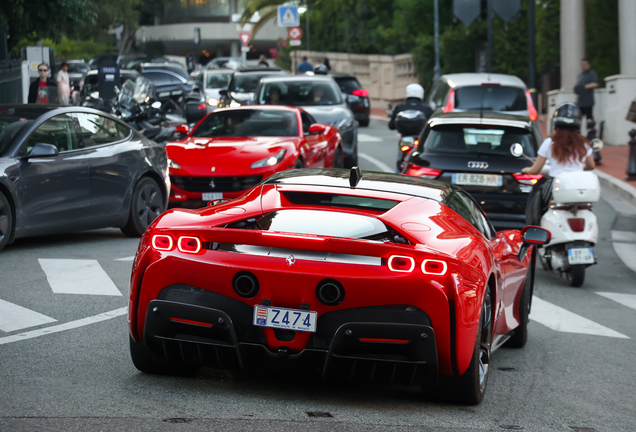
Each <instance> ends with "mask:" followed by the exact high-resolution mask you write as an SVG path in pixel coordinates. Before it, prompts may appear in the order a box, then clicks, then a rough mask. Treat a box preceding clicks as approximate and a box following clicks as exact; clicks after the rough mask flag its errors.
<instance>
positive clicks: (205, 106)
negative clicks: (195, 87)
mask: <svg viewBox="0 0 636 432" xmlns="http://www.w3.org/2000/svg"><path fill="white" fill-rule="evenodd" d="M197 109H200V110H204V109H208V106H207V105H206V104H205V103H203V102H202V103H201V104H200V105H199V106H198V107H197Z"/></svg>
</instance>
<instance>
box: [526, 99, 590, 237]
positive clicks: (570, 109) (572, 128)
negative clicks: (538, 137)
mask: <svg viewBox="0 0 636 432" xmlns="http://www.w3.org/2000/svg"><path fill="white" fill-rule="evenodd" d="M553 124H554V128H555V131H554V134H553V135H552V136H551V137H549V138H546V139H545V141H543V143H542V144H541V146H540V147H539V151H538V156H537V159H536V160H535V162H534V164H533V165H532V166H531V167H527V168H523V169H522V170H521V171H522V172H523V173H526V174H539V173H540V172H541V169H542V168H543V165H544V164H545V162H546V160H549V161H550V178H546V177H545V176H544V177H543V178H542V179H541V180H539V181H538V182H537V184H535V185H534V188H533V189H532V192H531V193H530V196H529V197H528V204H527V207H526V223H527V224H528V225H539V224H540V223H541V216H542V215H543V213H545V211H546V210H547V206H548V204H549V201H550V198H551V193H552V179H553V178H554V177H556V176H558V175H559V174H562V173H564V172H571V171H583V170H593V169H594V168H595V163H594V156H593V154H592V153H593V152H592V147H591V146H590V144H589V143H588V141H587V139H586V138H585V137H584V136H582V135H581V134H580V133H579V130H580V127H581V112H580V111H579V108H578V107H577V106H576V105H575V104H573V103H571V102H566V103H563V104H561V105H559V107H558V108H557V109H556V111H554V116H553Z"/></svg>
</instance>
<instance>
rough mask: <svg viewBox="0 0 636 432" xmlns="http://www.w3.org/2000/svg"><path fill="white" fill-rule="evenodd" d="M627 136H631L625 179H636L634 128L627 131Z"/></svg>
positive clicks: (635, 132) (635, 138) (635, 135)
mask: <svg viewBox="0 0 636 432" xmlns="http://www.w3.org/2000/svg"><path fill="white" fill-rule="evenodd" d="M629 136H630V137H631V138H632V139H631V140H630V141H629V158H628V159H627V170H626V171H625V173H627V179H626V180H627V181H635V180H636V129H632V130H630V131H629Z"/></svg>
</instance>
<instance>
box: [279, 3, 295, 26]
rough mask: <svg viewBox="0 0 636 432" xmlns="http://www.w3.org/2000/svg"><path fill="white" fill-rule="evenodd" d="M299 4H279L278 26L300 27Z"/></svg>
mask: <svg viewBox="0 0 636 432" xmlns="http://www.w3.org/2000/svg"><path fill="white" fill-rule="evenodd" d="M299 25H300V15H299V14H298V6H278V27H298V26H299Z"/></svg>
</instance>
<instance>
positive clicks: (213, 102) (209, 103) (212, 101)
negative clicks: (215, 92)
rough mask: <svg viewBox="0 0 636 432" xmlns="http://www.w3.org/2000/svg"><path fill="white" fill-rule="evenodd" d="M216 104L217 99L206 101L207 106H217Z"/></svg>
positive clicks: (217, 102)
mask: <svg viewBox="0 0 636 432" xmlns="http://www.w3.org/2000/svg"><path fill="white" fill-rule="evenodd" d="M218 104H219V100H218V99H214V98H210V99H208V105H210V106H217V105H218Z"/></svg>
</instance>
